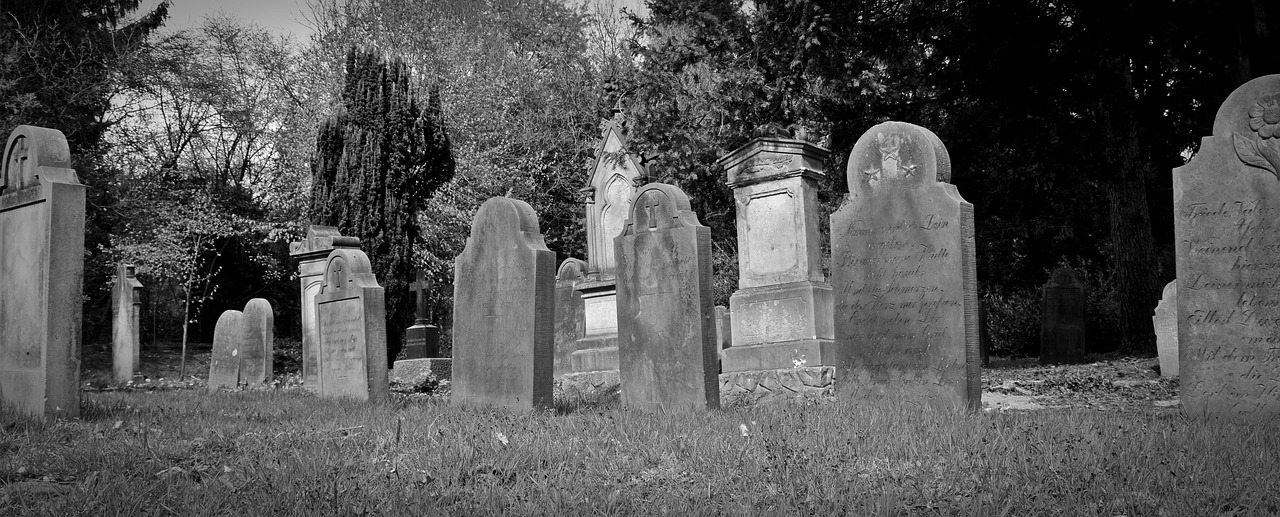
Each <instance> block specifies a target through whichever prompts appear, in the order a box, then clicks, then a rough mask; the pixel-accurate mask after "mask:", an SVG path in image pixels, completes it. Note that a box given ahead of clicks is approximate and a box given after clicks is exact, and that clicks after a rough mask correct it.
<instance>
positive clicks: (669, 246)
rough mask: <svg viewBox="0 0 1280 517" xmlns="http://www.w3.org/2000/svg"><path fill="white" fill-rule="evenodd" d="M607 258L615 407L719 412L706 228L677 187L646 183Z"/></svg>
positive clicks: (709, 232)
mask: <svg viewBox="0 0 1280 517" xmlns="http://www.w3.org/2000/svg"><path fill="white" fill-rule="evenodd" d="M615 252H616V254H617V260H616V263H617V265H618V368H619V369H618V374H619V377H620V379H621V381H622V405H623V406H624V407H629V408H638V409H644V410H662V411H680V410H690V409H698V408H717V407H720V384H719V382H718V375H717V374H718V366H717V362H718V359H719V358H718V354H717V350H716V323H715V319H714V318H715V310H714V308H713V305H712V302H711V229H710V228H707V227H706V226H703V225H702V224H700V223H699V222H698V218H697V216H696V215H694V213H693V211H692V210H691V209H690V207H689V197H688V196H686V195H685V193H684V192H682V191H681V190H680V189H679V188H676V187H675V186H673V185H666V184H662V183H650V184H648V185H645V186H644V187H641V188H640V190H639V191H637V192H636V197H635V202H634V203H632V205H631V213H630V217H629V219H628V221H627V225H626V229H625V230H623V233H622V235H620V236H618V238H617V239H616V246H615Z"/></svg>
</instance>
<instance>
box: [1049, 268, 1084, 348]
mask: <svg viewBox="0 0 1280 517" xmlns="http://www.w3.org/2000/svg"><path fill="white" fill-rule="evenodd" d="M1041 295H1042V296H1043V300H1042V304H1041V312H1040V364H1072V363H1079V362H1081V361H1084V351H1085V336H1086V333H1085V330H1086V328H1085V320H1084V308H1085V290H1084V284H1083V283H1081V282H1080V279H1079V278H1076V272H1075V271H1073V270H1072V269H1071V268H1065V267H1064V268H1058V270H1057V271H1054V272H1053V276H1052V277H1051V278H1050V279H1049V282H1048V283H1046V284H1044V287H1043V288H1042V289H1041Z"/></svg>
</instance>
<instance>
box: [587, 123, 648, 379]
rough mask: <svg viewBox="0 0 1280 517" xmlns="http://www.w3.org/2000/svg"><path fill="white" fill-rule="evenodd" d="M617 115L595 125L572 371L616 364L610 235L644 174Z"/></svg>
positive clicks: (607, 368)
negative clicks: (579, 319) (580, 334)
mask: <svg viewBox="0 0 1280 517" xmlns="http://www.w3.org/2000/svg"><path fill="white" fill-rule="evenodd" d="M623 119H624V117H623V115H622V113H621V111H620V110H615V112H614V116H613V118H612V119H610V120H608V121H605V122H603V123H602V124H601V133H602V139H601V142H600V147H599V149H597V150H596V159H595V163H594V164H593V166H592V168H591V177H590V179H589V180H588V184H587V185H588V186H587V187H586V188H584V189H582V191H583V193H584V194H585V201H586V209H587V210H586V214H587V217H586V227H587V228H586V229H587V268H586V270H584V271H583V273H584V278H583V279H582V280H581V281H579V282H578V284H577V287H576V289H577V290H578V292H580V293H582V306H583V308H582V312H583V337H582V338H581V339H580V340H579V341H578V345H577V350H575V351H573V352H571V353H570V370H571V372H573V373H586V372H601V371H616V370H617V369H618V301H617V272H616V264H615V259H614V238H615V237H617V236H618V234H619V233H621V232H622V229H623V227H625V226H626V222H627V214H628V213H629V212H630V210H631V202H632V198H633V196H634V195H635V191H636V184H638V183H640V182H641V181H643V178H645V177H646V172H645V169H644V166H643V165H641V164H640V160H639V159H638V157H637V156H636V155H635V154H632V153H631V152H630V151H628V150H627V140H626V136H625V135H624V127H623V126H624V123H623Z"/></svg>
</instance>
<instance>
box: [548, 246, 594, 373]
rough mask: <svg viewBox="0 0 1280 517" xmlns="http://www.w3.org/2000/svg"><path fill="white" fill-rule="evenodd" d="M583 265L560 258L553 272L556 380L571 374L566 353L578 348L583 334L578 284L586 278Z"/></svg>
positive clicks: (582, 310)
mask: <svg viewBox="0 0 1280 517" xmlns="http://www.w3.org/2000/svg"><path fill="white" fill-rule="evenodd" d="M586 271H587V262H586V261H584V260H580V259H576V258H567V259H564V262H561V263H560V270H559V271H557V272H556V340H555V347H556V353H555V363H554V365H553V368H552V370H553V372H552V374H553V375H555V376H556V377H559V376H561V375H564V374H566V373H569V372H572V371H573V367H572V362H571V360H570V354H572V353H573V352H574V351H576V350H577V349H578V346H577V345H578V341H579V340H581V339H582V338H583V337H584V336H585V335H586V319H585V316H584V310H585V306H584V305H583V301H582V293H581V292H579V291H578V289H577V287H578V283H579V282H582V281H583V280H584V279H585V278H586Z"/></svg>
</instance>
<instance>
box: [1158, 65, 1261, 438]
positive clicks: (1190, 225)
mask: <svg viewBox="0 0 1280 517" xmlns="http://www.w3.org/2000/svg"><path fill="white" fill-rule="evenodd" d="M1173 201H1174V203H1173V206H1174V242H1175V243H1177V246H1176V253H1177V282H1178V287H1177V290H1178V297H1177V300H1178V318H1177V321H1178V348H1179V349H1180V350H1179V354H1178V355H1179V361H1178V363H1179V364H1178V369H1179V372H1178V373H1179V377H1180V381H1179V384H1180V394H1181V399H1182V408H1183V410H1184V411H1186V412H1187V413H1189V414H1193V415H1215V416H1238V417H1243V418H1248V419H1266V418H1274V417H1276V416H1280V325H1278V324H1277V322H1280V290H1277V289H1276V288H1277V287H1278V286H1280V253H1278V252H1277V244H1276V243H1277V238H1276V233H1275V228H1277V227H1278V226H1280V75H1268V76H1263V77H1259V78H1257V79H1254V80H1252V81H1249V82H1247V83H1245V84H1244V85H1242V86H1240V87H1239V88H1236V90H1235V91H1234V92H1232V93H1231V95H1230V96H1228V97H1227V99H1226V101H1225V102H1223V103H1222V106H1221V107H1219V108H1218V113H1217V116H1216V118H1215V119H1214V122H1213V135H1212V136H1208V137H1205V138H1204V139H1202V140H1201V142H1200V150H1199V152H1197V153H1196V155H1195V156H1194V157H1193V158H1192V159H1191V161H1190V162H1189V163H1187V164H1186V165H1183V166H1182V167H1178V168H1176V169H1174V170H1173Z"/></svg>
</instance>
